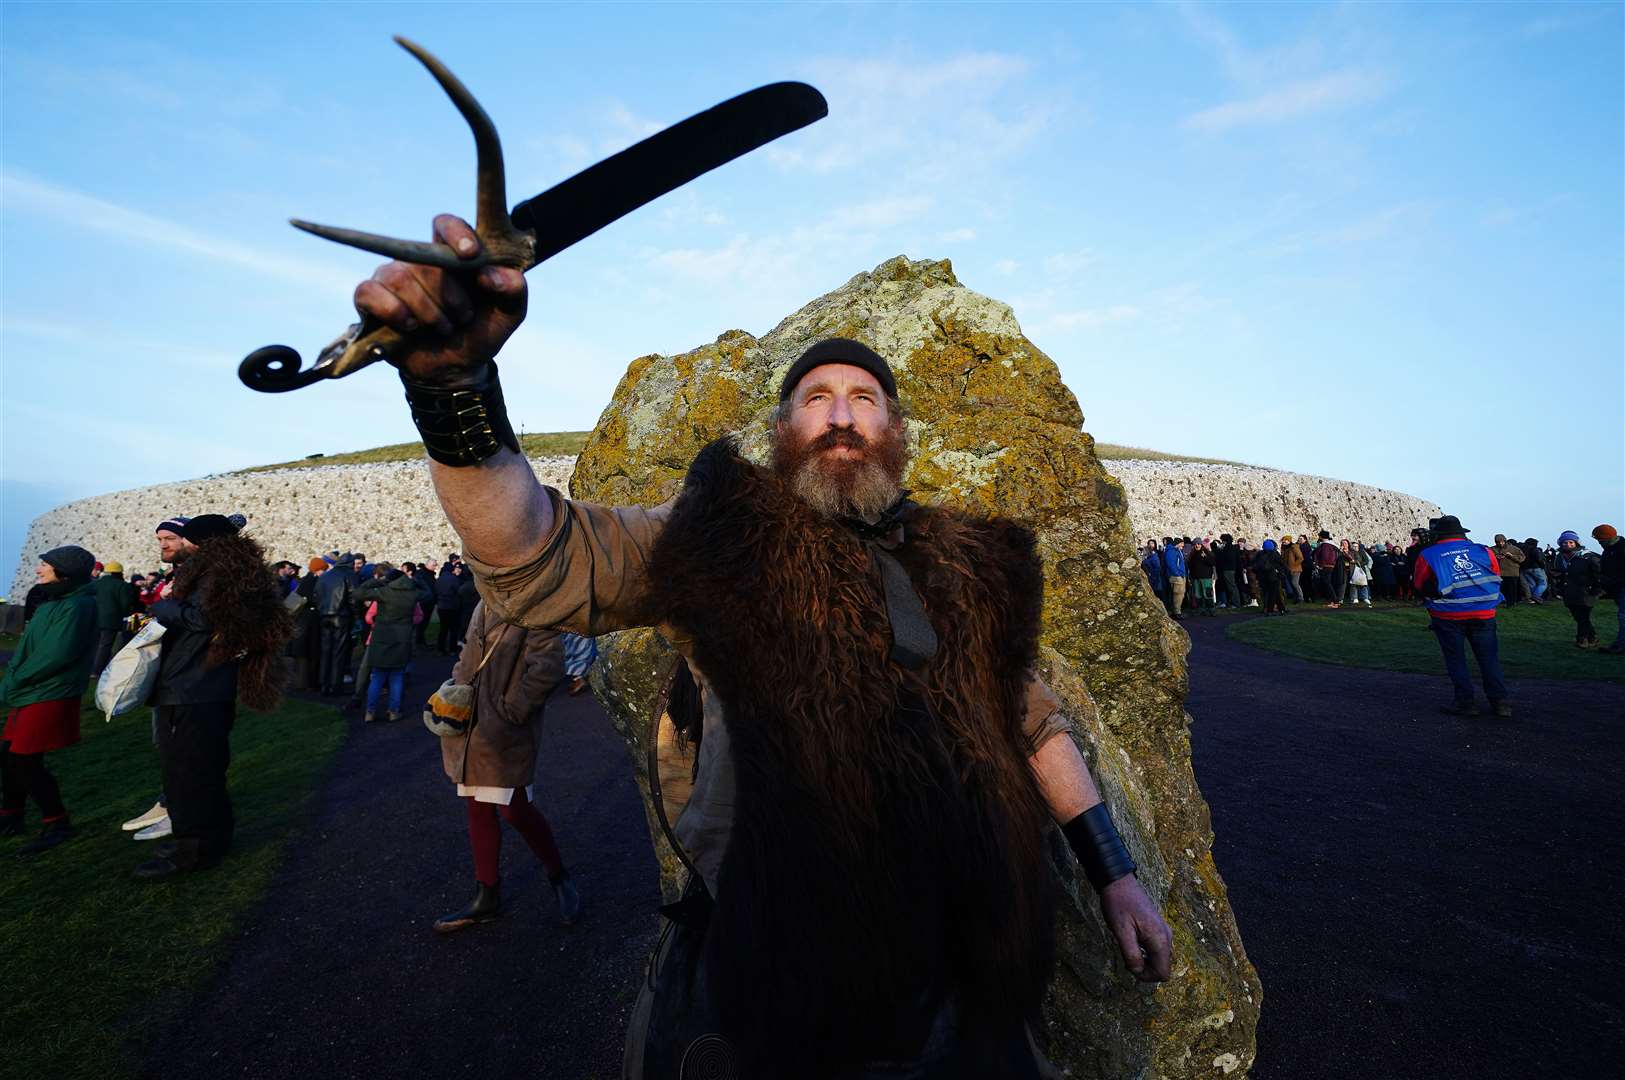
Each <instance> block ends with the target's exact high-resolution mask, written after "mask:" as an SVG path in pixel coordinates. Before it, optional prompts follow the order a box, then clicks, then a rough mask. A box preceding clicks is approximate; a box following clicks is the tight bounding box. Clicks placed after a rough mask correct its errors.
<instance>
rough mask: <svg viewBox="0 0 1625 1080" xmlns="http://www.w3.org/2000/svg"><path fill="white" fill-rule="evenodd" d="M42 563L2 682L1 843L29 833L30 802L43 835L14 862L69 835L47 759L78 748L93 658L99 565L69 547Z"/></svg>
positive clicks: (49, 553) (45, 556)
mask: <svg viewBox="0 0 1625 1080" xmlns="http://www.w3.org/2000/svg"><path fill="white" fill-rule="evenodd" d="M39 558H40V561H39V566H38V567H36V568H35V570H34V576H35V578H36V580H37V581H38V582H39V585H38V586H37V587H38V588H39V590H40V603H39V607H38V608H37V609H36V610H35V612H34V617H33V618H32V619H30V620H29V622H28V625H27V627H26V628H25V629H24V630H23V637H22V640H21V641H20V642H18V643H17V649H16V651H15V652H13V653H12V654H11V660H10V662H9V663H8V665H7V667H6V671H5V674H4V675H3V676H0V715H4V716H5V726H4V728H0V783H3V800H0V837H4V838H10V837H16V836H21V835H22V834H23V833H24V832H25V831H26V828H27V823H26V821H25V820H24V812H25V811H26V809H27V804H28V800H29V799H33V800H34V805H35V806H36V807H38V809H39V812H40V824H41V829H40V834H39V835H38V836H37V837H35V838H34V839H33V840H31V841H29V842H28V843H27V844H24V845H23V846H22V848H21V849H19V850H18V852H17V854H18V855H38V854H40V853H41V852H44V851H49V850H50V849H51V848H54V847H56V846H57V845H58V844H60V843H62V842H63V841H64V840H67V839H69V838H70V837H71V836H73V834H74V830H73V826H72V825H71V824H70V823H69V821H68V811H67V807H65V806H64V805H63V803H62V790H61V788H60V787H59V786H58V784H57V782H56V778H55V777H54V776H52V775H51V771H50V769H48V768H46V765H45V755H46V754H48V753H50V752H51V751H53V750H62V749H65V748H66V747H69V746H72V745H74V744H75V743H77V742H78V741H79V699H80V696H81V695H83V694H84V692H85V680H86V679H87V678H88V677H89V675H90V665H91V662H92V661H93V660H94V658H95V654H96V597H95V594H94V593H93V592H92V587H91V580H90V575H91V571H92V569H93V568H94V566H95V563H96V560H95V559H94V558H93V557H92V556H91V554H90V552H88V551H86V550H85V549H84V548H82V547H74V546H72V545H69V546H66V547H58V548H52V549H51V550H50V551H47V552H45V553H44V554H42V555H41V556H40V557H39Z"/></svg>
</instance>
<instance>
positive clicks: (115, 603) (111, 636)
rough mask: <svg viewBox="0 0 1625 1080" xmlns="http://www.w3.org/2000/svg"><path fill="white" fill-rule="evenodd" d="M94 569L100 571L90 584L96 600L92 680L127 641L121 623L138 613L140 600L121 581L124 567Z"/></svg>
mask: <svg viewBox="0 0 1625 1080" xmlns="http://www.w3.org/2000/svg"><path fill="white" fill-rule="evenodd" d="M96 565H98V566H101V567H102V572H101V573H100V574H98V575H96V577H95V579H94V580H93V581H92V582H91V584H90V587H91V591H92V593H93V594H94V595H95V597H96V658H95V660H94V661H92V663H91V665H90V674H91V677H92V678H97V677H99V676H100V675H101V673H102V669H103V668H105V667H106V666H107V662H108V661H109V660H111V659H112V658H113V654H114V653H116V652H118V650H119V648H120V647H121V646H122V645H123V644H124V639H125V638H127V637H128V634H127V633H126V632H125V629H124V626H125V623H124V621H125V620H126V619H128V618H129V617H130V616H131V615H134V614H135V613H136V612H137V611H139V610H141V598H140V596H139V595H138V594H137V593H136V589H135V586H134V585H132V584H130V583H129V582H128V581H125V580H124V565H123V564H122V563H116V562H110V563H107V564H105V565H103V564H101V563H97V564H96Z"/></svg>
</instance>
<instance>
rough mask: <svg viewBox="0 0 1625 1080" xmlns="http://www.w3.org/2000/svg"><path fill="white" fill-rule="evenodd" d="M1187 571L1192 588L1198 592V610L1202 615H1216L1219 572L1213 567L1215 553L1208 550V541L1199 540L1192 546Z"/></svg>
mask: <svg viewBox="0 0 1625 1080" xmlns="http://www.w3.org/2000/svg"><path fill="white" fill-rule="evenodd" d="M1185 566H1186V569H1188V570H1189V571H1190V575H1191V587H1192V588H1193V589H1195V590H1196V610H1197V613H1198V614H1201V615H1214V614H1217V612H1215V611H1214V608H1215V607H1217V606H1218V598H1217V596H1216V595H1215V592H1214V581H1215V579H1216V578H1217V576H1218V570H1217V569H1216V568H1215V567H1214V565H1213V552H1212V551H1210V550H1209V549H1208V546H1207V541H1205V540H1197V541H1195V542H1194V543H1193V544H1191V553H1190V555H1189V556H1187V557H1186V559H1185Z"/></svg>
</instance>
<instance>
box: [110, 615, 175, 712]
mask: <svg viewBox="0 0 1625 1080" xmlns="http://www.w3.org/2000/svg"><path fill="white" fill-rule="evenodd" d="M163 636H164V626H163V624H162V623H160V622H159V621H158V620H157V619H153V620H152V621H151V622H149V623H147V625H145V626H143V627H142V628H141V629H140V630H138V631H137V632H136V635H135V637H133V638H131V639H130V640H129V642H128V643H127V644H126V645H125V646H124V648H122V649H120V650H119V651H118V652H116V653H114V654H113V658H112V659H111V660H109V661H108V662H107V666H106V667H104V668H102V674H101V678H99V679H97V680H96V707H97V708H98V709H100V710H101V711H102V712H104V713H106V714H107V719H108V720H109V721H111V720H112V719H113V717H115V716H121V715H123V714H124V713H127V712H130V711H131V710H133V709H137V708H140V707H141V706H142V705H143V704H145V703H146V701H147V699H148V698H150V697H151V696H152V688H153V685H154V684H155V683H156V682H157V681H158V652H159V645H160V641H159V639H160V638H162V637H163Z"/></svg>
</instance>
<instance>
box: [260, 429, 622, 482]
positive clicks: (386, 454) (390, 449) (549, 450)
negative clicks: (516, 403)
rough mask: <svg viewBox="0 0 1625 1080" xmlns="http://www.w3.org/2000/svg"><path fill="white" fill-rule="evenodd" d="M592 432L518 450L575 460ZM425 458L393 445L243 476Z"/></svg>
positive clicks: (419, 449)
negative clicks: (279, 470) (275, 470)
mask: <svg viewBox="0 0 1625 1080" xmlns="http://www.w3.org/2000/svg"><path fill="white" fill-rule="evenodd" d="M590 434H592V433H591V432H590V431H553V432H542V433H538V434H535V435H520V436H519V446H520V448H521V449H522V450H524V451H525V454H526V456H528V457H573V456H575V455H576V454H579V453H581V448H582V447H584V446H586V445H587V436H588V435H590ZM422 457H423V444H422V443H420V442H406V443H394V444H392V445H390V446H375V447H373V448H372V449H371V450H352V451H350V452H348V453H343V454H314V455H312V456H310V457H305V458H301V459H299V460H298V461H279V462H277V463H276V464H275V465H255V466H253V467H252V468H248V469H241V470H239V471H240V472H269V471H270V470H272V469H306V468H310V467H311V466H313V465H363V464H369V463H372V462H379V461H417V460H419V459H420V458H422Z"/></svg>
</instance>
